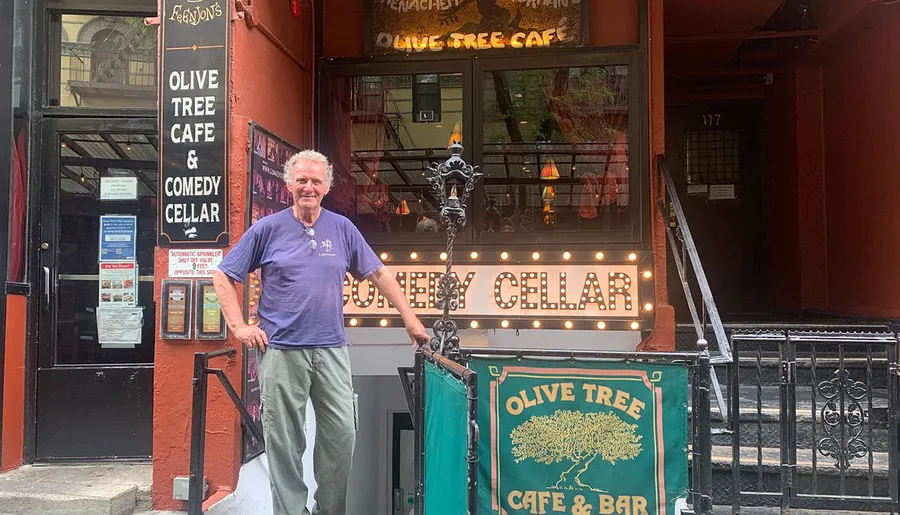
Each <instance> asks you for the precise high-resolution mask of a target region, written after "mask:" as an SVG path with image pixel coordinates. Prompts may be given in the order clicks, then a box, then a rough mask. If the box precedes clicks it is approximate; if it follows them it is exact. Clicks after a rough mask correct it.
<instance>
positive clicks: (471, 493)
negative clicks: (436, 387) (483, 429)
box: [466, 372, 478, 515]
mask: <svg viewBox="0 0 900 515" xmlns="http://www.w3.org/2000/svg"><path fill="white" fill-rule="evenodd" d="M466 398H467V401H468V405H469V424H468V426H469V435H468V436H469V438H468V451H469V454H468V456H466V462H467V463H468V464H469V471H468V473H469V477H468V483H467V484H468V510H469V515H475V514H477V513H478V374H477V373H475V372H470V373H469V374H468V375H467V376H466Z"/></svg>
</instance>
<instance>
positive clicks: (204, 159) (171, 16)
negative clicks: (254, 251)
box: [159, 0, 231, 246]
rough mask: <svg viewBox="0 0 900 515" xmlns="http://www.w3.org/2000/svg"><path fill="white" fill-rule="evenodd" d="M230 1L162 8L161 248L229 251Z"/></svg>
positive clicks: (170, 2)
mask: <svg viewBox="0 0 900 515" xmlns="http://www.w3.org/2000/svg"><path fill="white" fill-rule="evenodd" d="M230 4H231V2H230V1H229V0H164V2H163V16H162V19H161V24H162V38H161V41H162V71H161V72H160V81H159V82H160V131H161V134H160V193H159V199H160V201H159V217H160V223H159V245H160V246H190V245H218V246H226V245H228V173H227V159H228V112H227V102H228V54H229V29H230V25H229V24H230V14H229V5H230Z"/></svg>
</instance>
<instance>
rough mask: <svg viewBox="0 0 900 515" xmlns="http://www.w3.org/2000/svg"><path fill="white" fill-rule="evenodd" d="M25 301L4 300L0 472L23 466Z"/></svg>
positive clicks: (10, 297) (14, 297)
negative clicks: (4, 334)
mask: <svg viewBox="0 0 900 515" xmlns="http://www.w3.org/2000/svg"><path fill="white" fill-rule="evenodd" d="M27 320H28V297H26V296H24V295H7V296H6V350H5V352H4V372H3V426H2V427H0V431H3V449H2V450H0V455H2V456H3V461H2V462H0V472H3V471H6V470H10V469H14V468H16V467H18V466H20V465H21V464H22V451H23V450H24V448H25V443H24V438H25V326H26V325H27Z"/></svg>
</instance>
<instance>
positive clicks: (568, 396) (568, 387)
mask: <svg viewBox="0 0 900 515" xmlns="http://www.w3.org/2000/svg"><path fill="white" fill-rule="evenodd" d="M560 386H562V396H561V397H560V400H563V401H569V402H571V401H574V400H575V395H573V394H572V388H575V385H574V384H572V383H563V384H561V385H560Z"/></svg>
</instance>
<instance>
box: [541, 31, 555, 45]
mask: <svg viewBox="0 0 900 515" xmlns="http://www.w3.org/2000/svg"><path fill="white" fill-rule="evenodd" d="M555 33H556V29H547V30H545V31H544V32H543V33H542V34H541V37H542V38H543V40H544V46H550V42H551V41H553V34H555Z"/></svg>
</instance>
